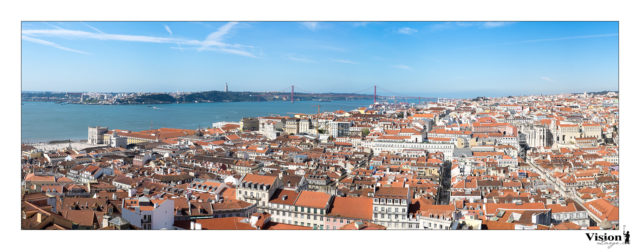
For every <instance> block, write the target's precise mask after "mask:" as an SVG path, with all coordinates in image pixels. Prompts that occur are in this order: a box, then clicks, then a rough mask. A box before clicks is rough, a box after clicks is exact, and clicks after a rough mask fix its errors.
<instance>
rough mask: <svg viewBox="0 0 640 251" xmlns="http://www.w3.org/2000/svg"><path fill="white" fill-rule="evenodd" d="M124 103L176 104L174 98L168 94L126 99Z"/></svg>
mask: <svg viewBox="0 0 640 251" xmlns="http://www.w3.org/2000/svg"><path fill="white" fill-rule="evenodd" d="M126 101H131V102H135V103H145V104H149V103H153V104H156V103H173V102H176V99H175V98H174V97H171V96H170V95H169V94H151V95H144V96H139V97H135V98H133V99H127V100H126ZM126 101H125V103H126Z"/></svg>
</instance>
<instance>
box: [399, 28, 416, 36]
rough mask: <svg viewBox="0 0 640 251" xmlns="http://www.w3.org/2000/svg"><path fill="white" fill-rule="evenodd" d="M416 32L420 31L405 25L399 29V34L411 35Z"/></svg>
mask: <svg viewBox="0 0 640 251" xmlns="http://www.w3.org/2000/svg"><path fill="white" fill-rule="evenodd" d="M416 32H418V30H416V29H412V28H409V27H404V28H401V29H399V30H398V33H399V34H407V35H411V34H413V33H416Z"/></svg>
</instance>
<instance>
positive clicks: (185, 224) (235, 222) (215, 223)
mask: <svg viewBox="0 0 640 251" xmlns="http://www.w3.org/2000/svg"><path fill="white" fill-rule="evenodd" d="M243 219H245V218H244V217H227V218H213V219H197V220H195V222H196V223H199V224H201V225H202V229H203V230H257V229H256V228H254V227H252V226H251V224H250V223H243V222H240V221H242V220H243ZM192 221H193V220H190V221H176V222H174V223H173V225H174V226H176V227H179V228H183V229H191V222H192Z"/></svg>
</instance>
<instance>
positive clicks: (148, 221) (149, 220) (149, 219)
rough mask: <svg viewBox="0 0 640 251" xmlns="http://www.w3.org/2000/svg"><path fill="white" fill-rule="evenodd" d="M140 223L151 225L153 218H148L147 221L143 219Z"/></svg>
mask: <svg viewBox="0 0 640 251" xmlns="http://www.w3.org/2000/svg"><path fill="white" fill-rule="evenodd" d="M140 223H142V224H144V223H151V217H149V218H147V219H146V220H145V219H141V220H140Z"/></svg>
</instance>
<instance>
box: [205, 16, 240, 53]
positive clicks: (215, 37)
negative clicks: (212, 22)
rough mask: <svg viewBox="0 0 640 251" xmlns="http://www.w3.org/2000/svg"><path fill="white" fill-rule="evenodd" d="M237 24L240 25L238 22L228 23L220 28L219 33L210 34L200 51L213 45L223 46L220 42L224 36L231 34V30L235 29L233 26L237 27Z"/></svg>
mask: <svg viewBox="0 0 640 251" xmlns="http://www.w3.org/2000/svg"><path fill="white" fill-rule="evenodd" d="M237 24H238V22H229V23H226V24H225V25H223V26H221V27H220V28H218V30H217V31H215V32H213V33H211V34H209V36H207V38H206V39H205V40H204V42H203V45H202V47H200V49H198V51H201V50H204V49H206V48H207V47H209V46H212V45H216V46H220V45H222V43H220V41H222V37H223V36H224V35H226V34H227V33H229V31H230V30H231V28H233V26H236V25H237Z"/></svg>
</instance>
